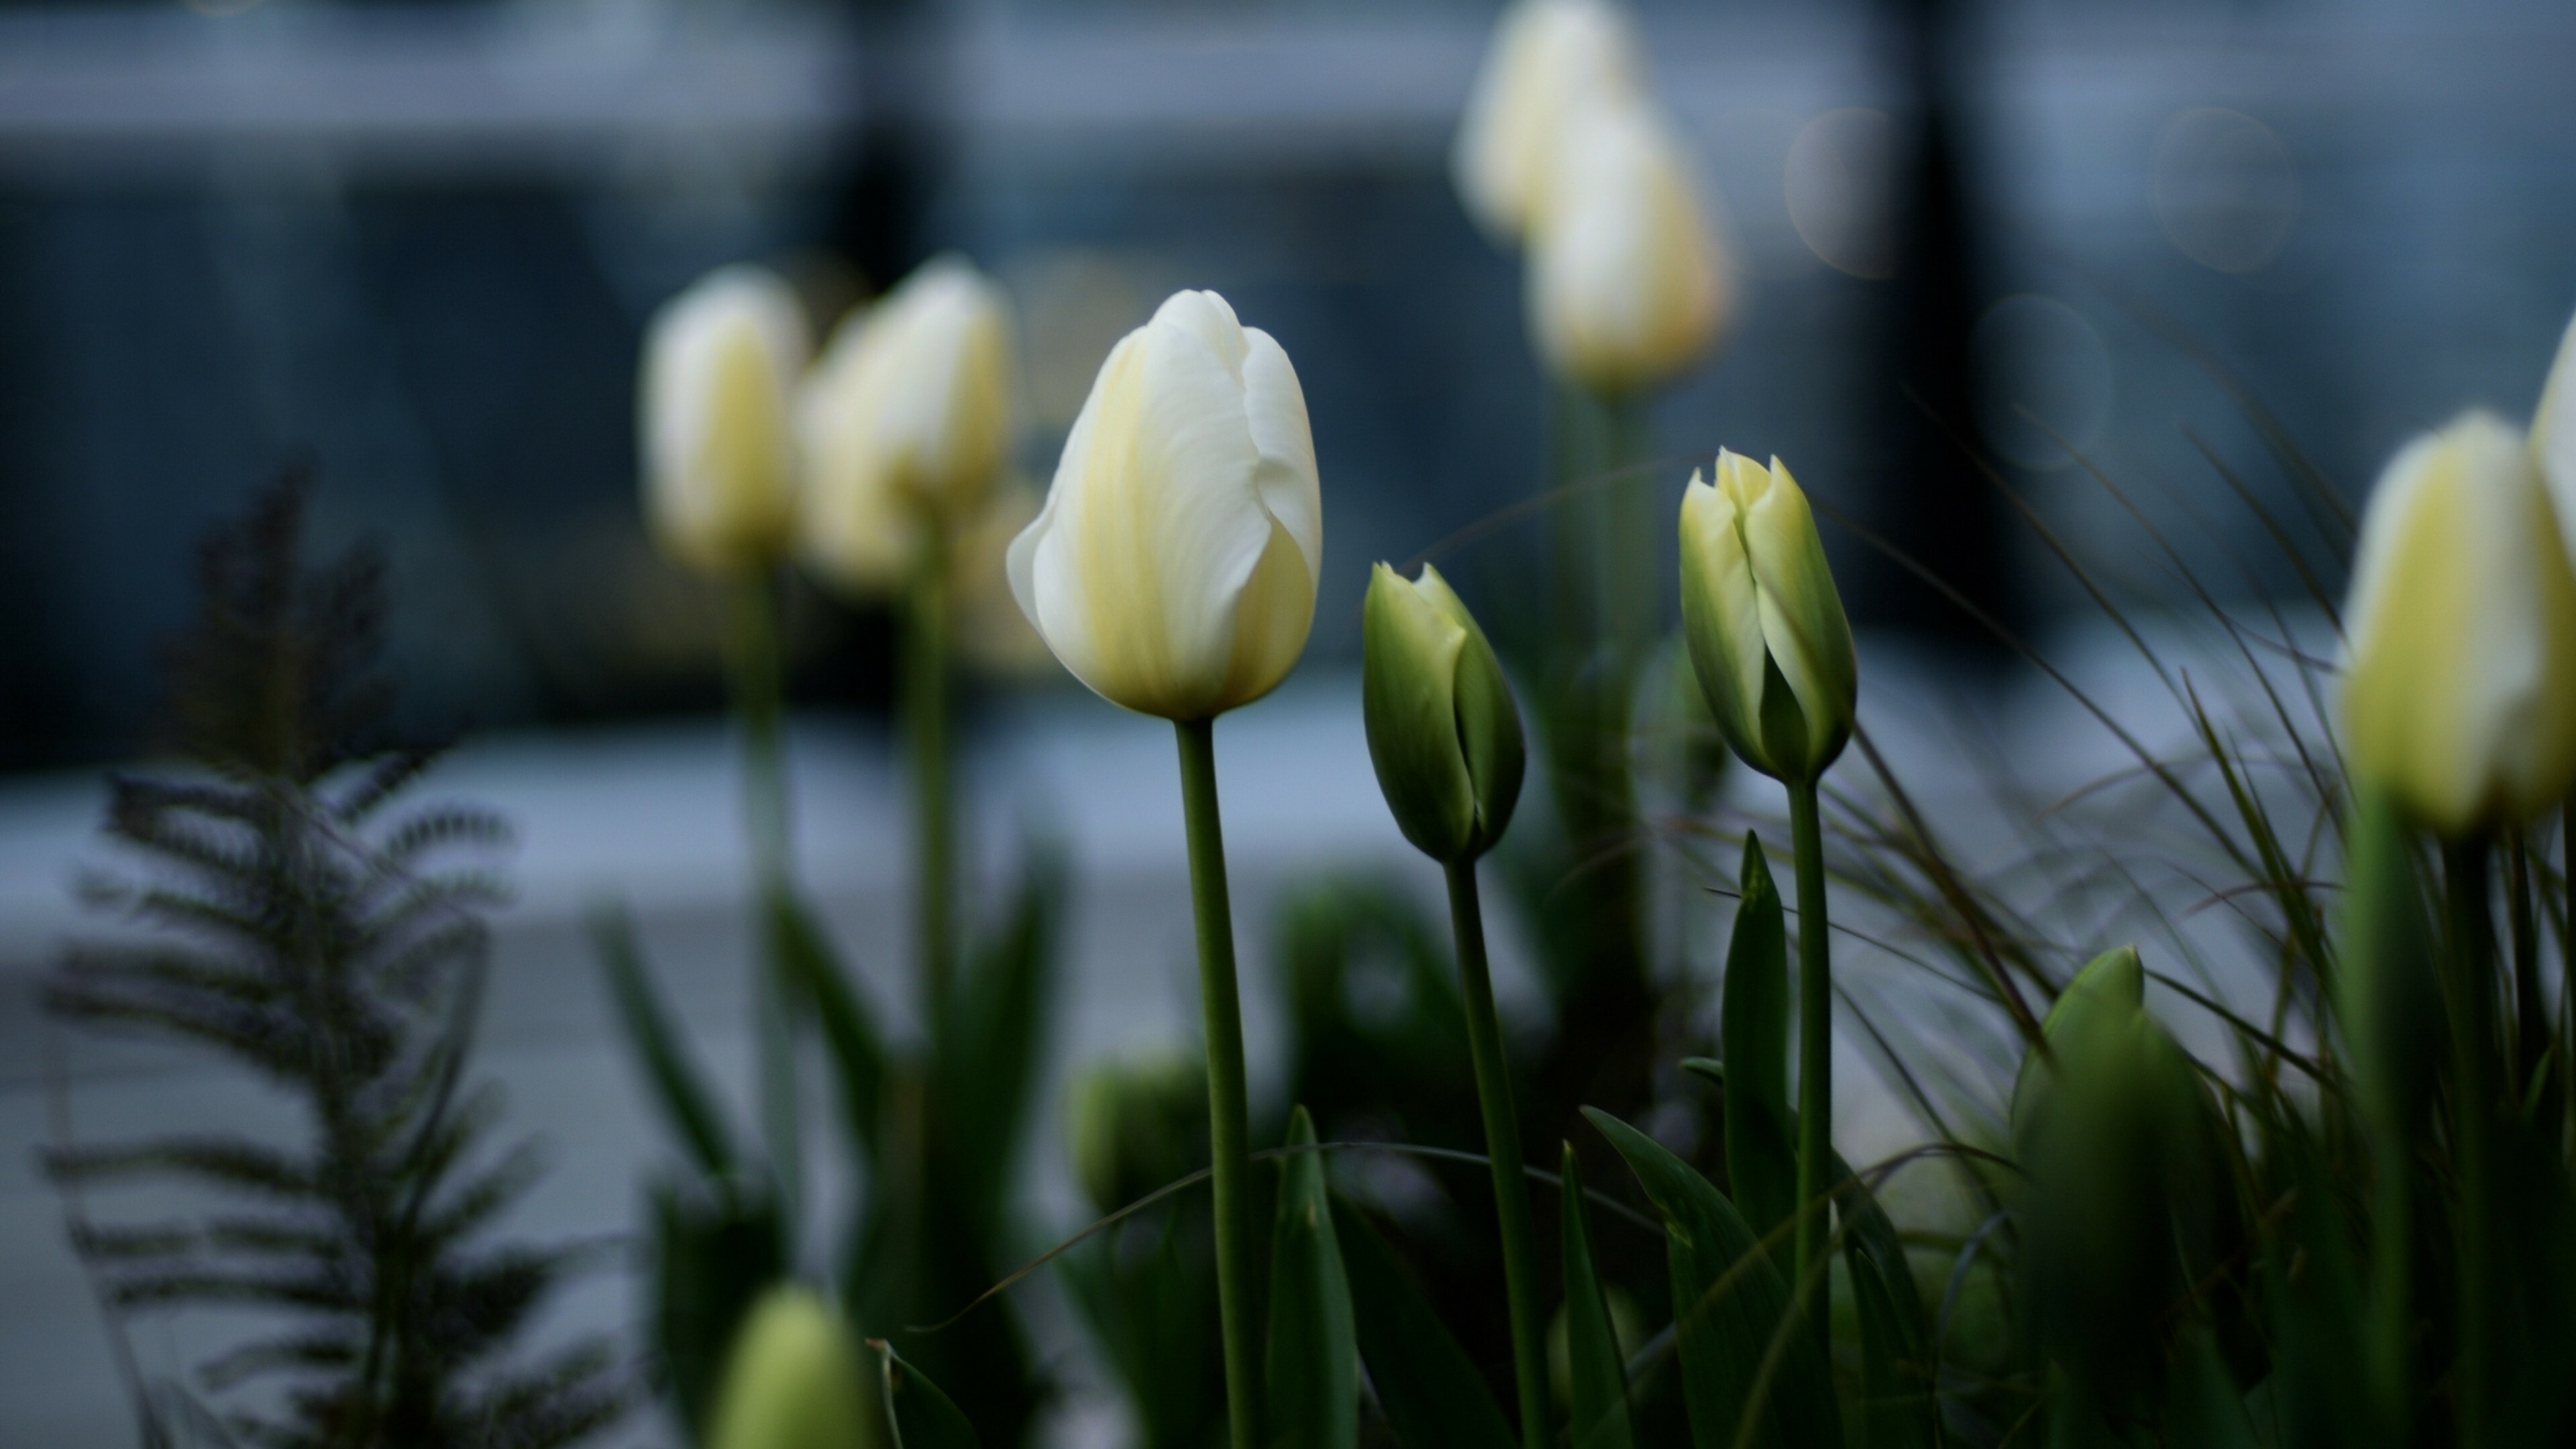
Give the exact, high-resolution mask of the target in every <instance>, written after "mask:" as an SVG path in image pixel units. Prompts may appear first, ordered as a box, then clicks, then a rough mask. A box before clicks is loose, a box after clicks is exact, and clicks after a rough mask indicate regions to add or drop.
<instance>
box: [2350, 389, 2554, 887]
mask: <svg viewBox="0 0 2576 1449" xmlns="http://www.w3.org/2000/svg"><path fill="white" fill-rule="evenodd" d="M2344 628H2345V630H2346V639H2347V644H2348V649H2349V656H2348V659H2347V662H2346V669H2345V674H2344V685H2343V720H2344V746H2345V755H2346V758H2347V759H2348V760H2349V761H2350V763H2351V766H2352V769H2353V772H2354V773H2355V774H2357V775H2359V776H2361V777H2362V778H2364V779H2365V780H2368V781H2370V782H2372V783H2373V784H2376V785H2378V786H2381V787H2383V788H2386V789H2388V790H2390V791H2391V792H2393V793H2394V794H2395V795H2396V796H2397V798H2398V800H2399V801H2400V802H2401V803H2402V804H2403V805H2404V806H2405V808H2406V809H2407V811H2408V812H2409V813H2410V814H2412V815H2413V816H2414V817H2415V818H2416V820H2417V821H2419V822H2420V823H2422V824H2425V825H2429V826H2431V827H2432V828H2433V829H2435V830H2437V831H2440V832H2442V833H2443V834H2446V835H2450V836H2454V837H2457V836H2462V835H2466V834H2469V833H2472V832H2474V831H2477V830H2480V829H2482V828H2485V827H2487V826H2491V825H2495V824H2500V823H2504V822H2508V821H2514V820H2522V819H2527V818H2529V817H2531V816H2533V815H2535V814H2538V813H2539V812H2541V811H2543V810H2546V809H2548V808H2550V807H2551V806H2553V805H2556V804H2557V803H2558V802H2559V801H2561V800H2562V799H2564V798H2566V795H2567V791H2568V788H2569V787H2570V786H2571V785H2576V576H2571V572H2570V568H2569V564H2568V556H2567V549H2566V547H2565V545H2564V543H2563V542H2562V540H2561V537H2560V534H2559V526H2558V518H2557V514H2556V510H2555V509H2553V508H2552V507H2551V505H2550V501H2549V493H2548V490H2547V488H2546V487H2545V486H2544V485H2543V484H2542V482H2541V479H2540V474H2539V470H2538V469H2537V468H2536V467H2535V466H2534V465H2533V463H2532V460H2531V454H2530V451H2529V449H2528V447H2527V446H2526V443H2525V440H2524V439H2523V438H2522V437H2521V436H2519V435H2517V434H2516V433H2515V432H2514V431H2513V430H2512V429H2511V428H2509V427H2507V426H2506V425H2505V424H2504V423H2503V422H2502V421H2501V420H2499V419H2497V418H2496V417H2495V416H2493V415H2492V414H2488V413H2483V412H2471V413H2467V414H2464V415H2462V416H2461V417H2460V418H2459V420H2458V421H2456V422H2454V423H2452V424H2451V425H2450V426H2449V427H2447V428H2444V429H2443V430H2442V431H2441V432H2439V433H2434V434H2428V435H2427V436H2425V437H2422V438H2418V439H2416V440H2415V441H2414V442H2412V443H2409V444H2407V445H2406V446H2405V447H2404V448H2403V449H2401V450H2399V452H2398V454H2397V456H2396V457H2395V458H2394V459H2392V460H2390V462H2389V464H2388V468H2387V471H2385V472H2384V473H2382V474H2380V477H2379V486H2378V487H2377V488H2376V489H2375V490H2374V491H2373V492H2372V494H2371V497H2370V506H2369V509H2368V511H2367V513H2366V514H2365V515H2364V516H2363V519H2362V525H2361V544H2360V547H2359V549H2358V551H2357V553H2356V555H2355V558H2354V561H2353V574H2352V594H2351V597H2350V599H2349V600H2348V601H2347V603H2346V605H2345V609H2344Z"/></svg>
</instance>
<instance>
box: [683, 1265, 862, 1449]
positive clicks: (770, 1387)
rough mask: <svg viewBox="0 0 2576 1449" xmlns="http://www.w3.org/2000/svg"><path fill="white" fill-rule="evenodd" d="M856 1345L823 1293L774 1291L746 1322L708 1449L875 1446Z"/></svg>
mask: <svg viewBox="0 0 2576 1449" xmlns="http://www.w3.org/2000/svg"><path fill="white" fill-rule="evenodd" d="M860 1373H861V1363H860V1357H859V1344H858V1340H857V1339H856V1338H854V1337H852V1336H851V1333H850V1329H849V1325H848V1324H846V1323H844V1322H842V1321H841V1315H840V1314H839V1313H837V1312H835V1311H834V1310H833V1308H832V1305H831V1304H829V1303H826V1302H824V1301H823V1297H822V1295H821V1294H819V1293H816V1292H815V1291H814V1290H813V1289H811V1288H806V1287H801V1286H797V1285H792V1284H791V1285H785V1286H781V1287H777V1288H772V1289H771V1290H769V1292H768V1293H767V1294H766V1295H764V1296H763V1297H762V1298H761V1300H760V1301H759V1302H757V1303H755V1304H753V1305H752V1307H751V1312H750V1313H749V1314H747V1315H746V1316H745V1317H744V1318H743V1322H742V1328H741V1331H739V1332H737V1333H736V1334H735V1335H734V1340H733V1348H732V1350H731V1351H730V1352H729V1353H728V1354H727V1355H726V1362H725V1372H724V1386H723V1388H722V1389H720V1390H719V1391H718V1392H717V1394H716V1404H715V1412H714V1414H713V1415H712V1416H711V1417H710V1418H709V1420H708V1423H707V1436H706V1444H707V1446H708V1449H874V1445H875V1443H876V1436H875V1435H874V1434H872V1433H870V1432H869V1419H868V1409H869V1405H868V1396H867V1394H866V1392H865V1389H864V1387H863V1386H862V1384H861V1382H860V1378H859V1375H860Z"/></svg>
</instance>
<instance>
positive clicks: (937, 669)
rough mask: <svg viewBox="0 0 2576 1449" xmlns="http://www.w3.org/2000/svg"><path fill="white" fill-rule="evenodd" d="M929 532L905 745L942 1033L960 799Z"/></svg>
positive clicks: (940, 588) (944, 635) (908, 651)
mask: <svg viewBox="0 0 2576 1449" xmlns="http://www.w3.org/2000/svg"><path fill="white" fill-rule="evenodd" d="M926 533H927V534H928V536H929V539H930V544H929V547H928V548H926V549H925V550H924V553H923V558H922V561H921V566H920V569H919V572H918V573H917V574H916V575H915V576H914V578H913V584H912V599H911V607H910V608H909V609H908V610H907V611H906V613H907V618H906V621H905V622H906V623H907V624H908V625H909V626H910V632H909V636H908V637H907V638H906V639H905V641H904V659H903V668H904V681H903V709H904V734H905V743H906V745H907V747H908V748H909V749H910V751H911V754H912V791H913V813H914V825H915V830H916V835H915V842H914V844H915V850H916V853H917V855H918V860H917V861H916V863H915V865H914V870H915V871H916V872H917V873H918V881H917V884H918V886H919V889H920V892H921V897H920V901H919V904H918V907H917V909H918V911H919V920H918V921H917V922H916V925H915V929H916V930H917V931H918V932H919V942H918V944H919V949H920V951H921V958H920V962H921V1008H922V1012H923V1018H924V1020H926V1021H927V1022H928V1023H929V1024H930V1028H931V1031H932V1034H933V1036H934V1037H935V1036H937V1035H938V1034H939V1032H940V1031H941V1028H942V1026H943V1024H944V1023H945V1021H946V1020H947V1014H948V1008H949V1004H950V1002H949V998H950V996H951V995H952V993H953V991H954V981H955V977H956V971H957V942H956V927H957V913H956V906H955V903H954V897H955V891H956V835H955V830H954V809H955V800H954V796H953V792H952V791H951V789H950V786H949V781H948V743H949V741H948V568H947V563H948V560H947V557H946V550H945V549H944V547H943V546H942V544H943V542H944V541H943V540H942V539H941V538H940V535H939V530H938V529H937V528H936V527H935V526H934V527H932V528H930V529H928V530H926Z"/></svg>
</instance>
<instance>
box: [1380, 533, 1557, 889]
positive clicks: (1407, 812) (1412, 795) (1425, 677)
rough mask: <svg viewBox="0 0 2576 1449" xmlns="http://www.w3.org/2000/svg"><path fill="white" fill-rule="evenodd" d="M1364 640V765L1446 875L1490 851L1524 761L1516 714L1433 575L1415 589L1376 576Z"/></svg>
mask: <svg viewBox="0 0 2576 1449" xmlns="http://www.w3.org/2000/svg"><path fill="white" fill-rule="evenodd" d="M1360 637H1361V641H1362V643H1361V664H1360V710H1361V714H1362V716H1363V718H1364V719H1365V720H1366V721H1367V725H1368V743H1369V759H1370V760H1371V761H1372V762H1373V763H1374V764H1375V765H1376V766H1377V783H1378V788H1379V789H1381V790H1383V791H1385V792H1386V804H1387V808H1388V809H1390V810H1392V811H1394V812H1395V823H1396V824H1397V825H1398V826H1400V827H1402V829H1403V831H1404V838H1405V839H1407V840H1410V841H1412V842H1413V844H1414V846H1415V848H1417V849H1419V850H1420V851H1421V852H1422V853H1423V854H1425V855H1428V856H1430V857H1431V858H1432V859H1434V860H1437V861H1442V862H1444V863H1445V862H1449V861H1456V860H1472V859H1474V858H1475V857H1477V856H1480V855H1482V854H1484V853H1485V852H1486V851H1488V850H1491V849H1493V847H1494V843H1495V842H1496V841H1498V840H1500V839H1502V835H1503V828H1504V827H1505V826H1507V825H1509V824H1511V820H1512V805H1513V804H1514V802H1516V801H1518V800H1519V799H1520V793H1521V767H1522V764H1523V760H1522V752H1521V717H1520V712H1519V710H1517V709H1515V708H1514V707H1513V705H1512V691H1511V686H1509V685H1508V684H1505V683H1504V682H1503V667H1502V663H1501V661H1499V660H1497V659H1496V658H1495V657H1494V647H1493V646H1492V645H1491V644H1488V643H1487V642H1485V631H1484V630H1482V629H1479V628H1477V627H1476V620H1475V617H1474V616H1473V615H1471V614H1469V613H1468V612H1467V606H1466V605H1465V604H1463V603H1461V602H1459V600H1458V596H1457V595H1456V594H1455V593H1453V592H1451V591H1450V588H1449V582H1448V580H1446V579H1443V578H1442V577H1440V574H1439V571H1438V570H1436V569H1434V568H1432V567H1431V566H1430V565H1429V564H1425V565H1423V566H1422V577H1421V578H1420V579H1418V580H1415V581H1414V582H1412V583H1406V582H1405V581H1404V579H1403V577H1402V576H1401V575H1399V574H1397V573H1396V571H1395V570H1394V569H1391V568H1389V567H1387V566H1386V565H1385V564H1379V565H1378V566H1377V567H1376V568H1375V569H1373V570H1371V571H1370V574H1369V588H1368V602H1367V603H1366V604H1365V605H1364V606H1363V609H1362V613H1361V621H1360Z"/></svg>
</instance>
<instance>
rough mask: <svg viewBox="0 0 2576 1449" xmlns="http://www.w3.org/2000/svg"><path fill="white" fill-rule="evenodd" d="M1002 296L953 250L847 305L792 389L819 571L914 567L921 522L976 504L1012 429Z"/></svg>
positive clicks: (895, 582)
mask: <svg viewBox="0 0 2576 1449" xmlns="http://www.w3.org/2000/svg"><path fill="white" fill-rule="evenodd" d="M1010 358H1011V324H1010V306H1009V303H1008V301H1007V300H1006V299H1005V298H1004V297H1003V295H1002V290H1001V288H999V287H997V286H995V285H994V284H993V282H992V280H991V279H990V278H988V277H986V276H985V275H984V274H983V273H982V272H979V271H977V270H976V269H975V267H974V265H973V264H972V263H970V262H968V261H966V260H965V259H964V258H962V257H956V256H943V257H938V258H934V259H933V260H931V261H929V262H927V263H925V264H923V266H922V267H921V268H920V269H919V270H917V271H915V272H914V273H913V274H912V275H911V276H909V277H906V278H905V279H904V280H903V282H902V284H901V285H899V286H897V287H896V288H895V289H894V290H893V291H891V292H888V293H887V294H886V295H885V297H884V298H883V299H882V300H880V301H879V302H877V303H876V305H874V306H872V307H869V308H867V309H866V310H865V311H862V312H858V313H855V314H853V315H852V316H851V317H850V318H849V319H848V320H847V321H845V322H843V323H842V324H841V325H840V328H839V329H838V330H837V331H835V332H834V333H833V335H832V341H831V345H830V346H829V347H827V348H825V349H824V352H823V357H822V360H821V362H819V363H818V364H817V365H816V366H815V369H814V373H813V376H812V377H810V378H808V379H807V381H806V383H805V387H804V390H803V392H802V393H801V394H800V396H799V398H798V402H797V425H798V431H799V435H800V436H801V438H802V439H803V442H804V447H805V462H806V482H805V494H804V498H803V505H802V518H801V520H800V521H801V530H800V531H801V532H802V534H803V540H802V541H803V543H804V547H805V553H806V556H807V557H808V558H809V559H810V560H811V561H812V562H813V564H814V565H815V567H816V568H817V569H818V570H819V571H820V572H821V573H822V574H823V575H824V576H825V577H826V578H828V579H830V580H832V581H833V582H834V583H837V584H840V585H842V586H843V587H846V588H851V589H856V590H861V591H873V592H888V591H892V590H895V589H898V588H901V587H902V586H903V585H904V584H905V583H906V582H907V581H908V580H909V579H910V577H911V574H912V572H913V569H914V568H915V566H916V564H917V562H918V560H919V558H920V556H921V550H922V546H923V543H924V541H925V539H926V536H927V530H929V529H930V528H933V527H954V526H956V525H958V524H960V523H962V522H963V521H964V520H966V519H969V518H971V517H973V516H974V513H975V511H976V509H977V507H978V506H979V505H980V504H981V503H982V502H983V499H984V495H985V494H986V492H988V491H989V490H990V488H991V485H992V481H993V478H994V476H995V475H996V474H998V473H999V472H1000V471H1001V469H1002V464H1003V462H1004V456H1005V454H1006V452H1007V451H1008V448H1009V443H1010V396H1011V363H1010Z"/></svg>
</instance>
